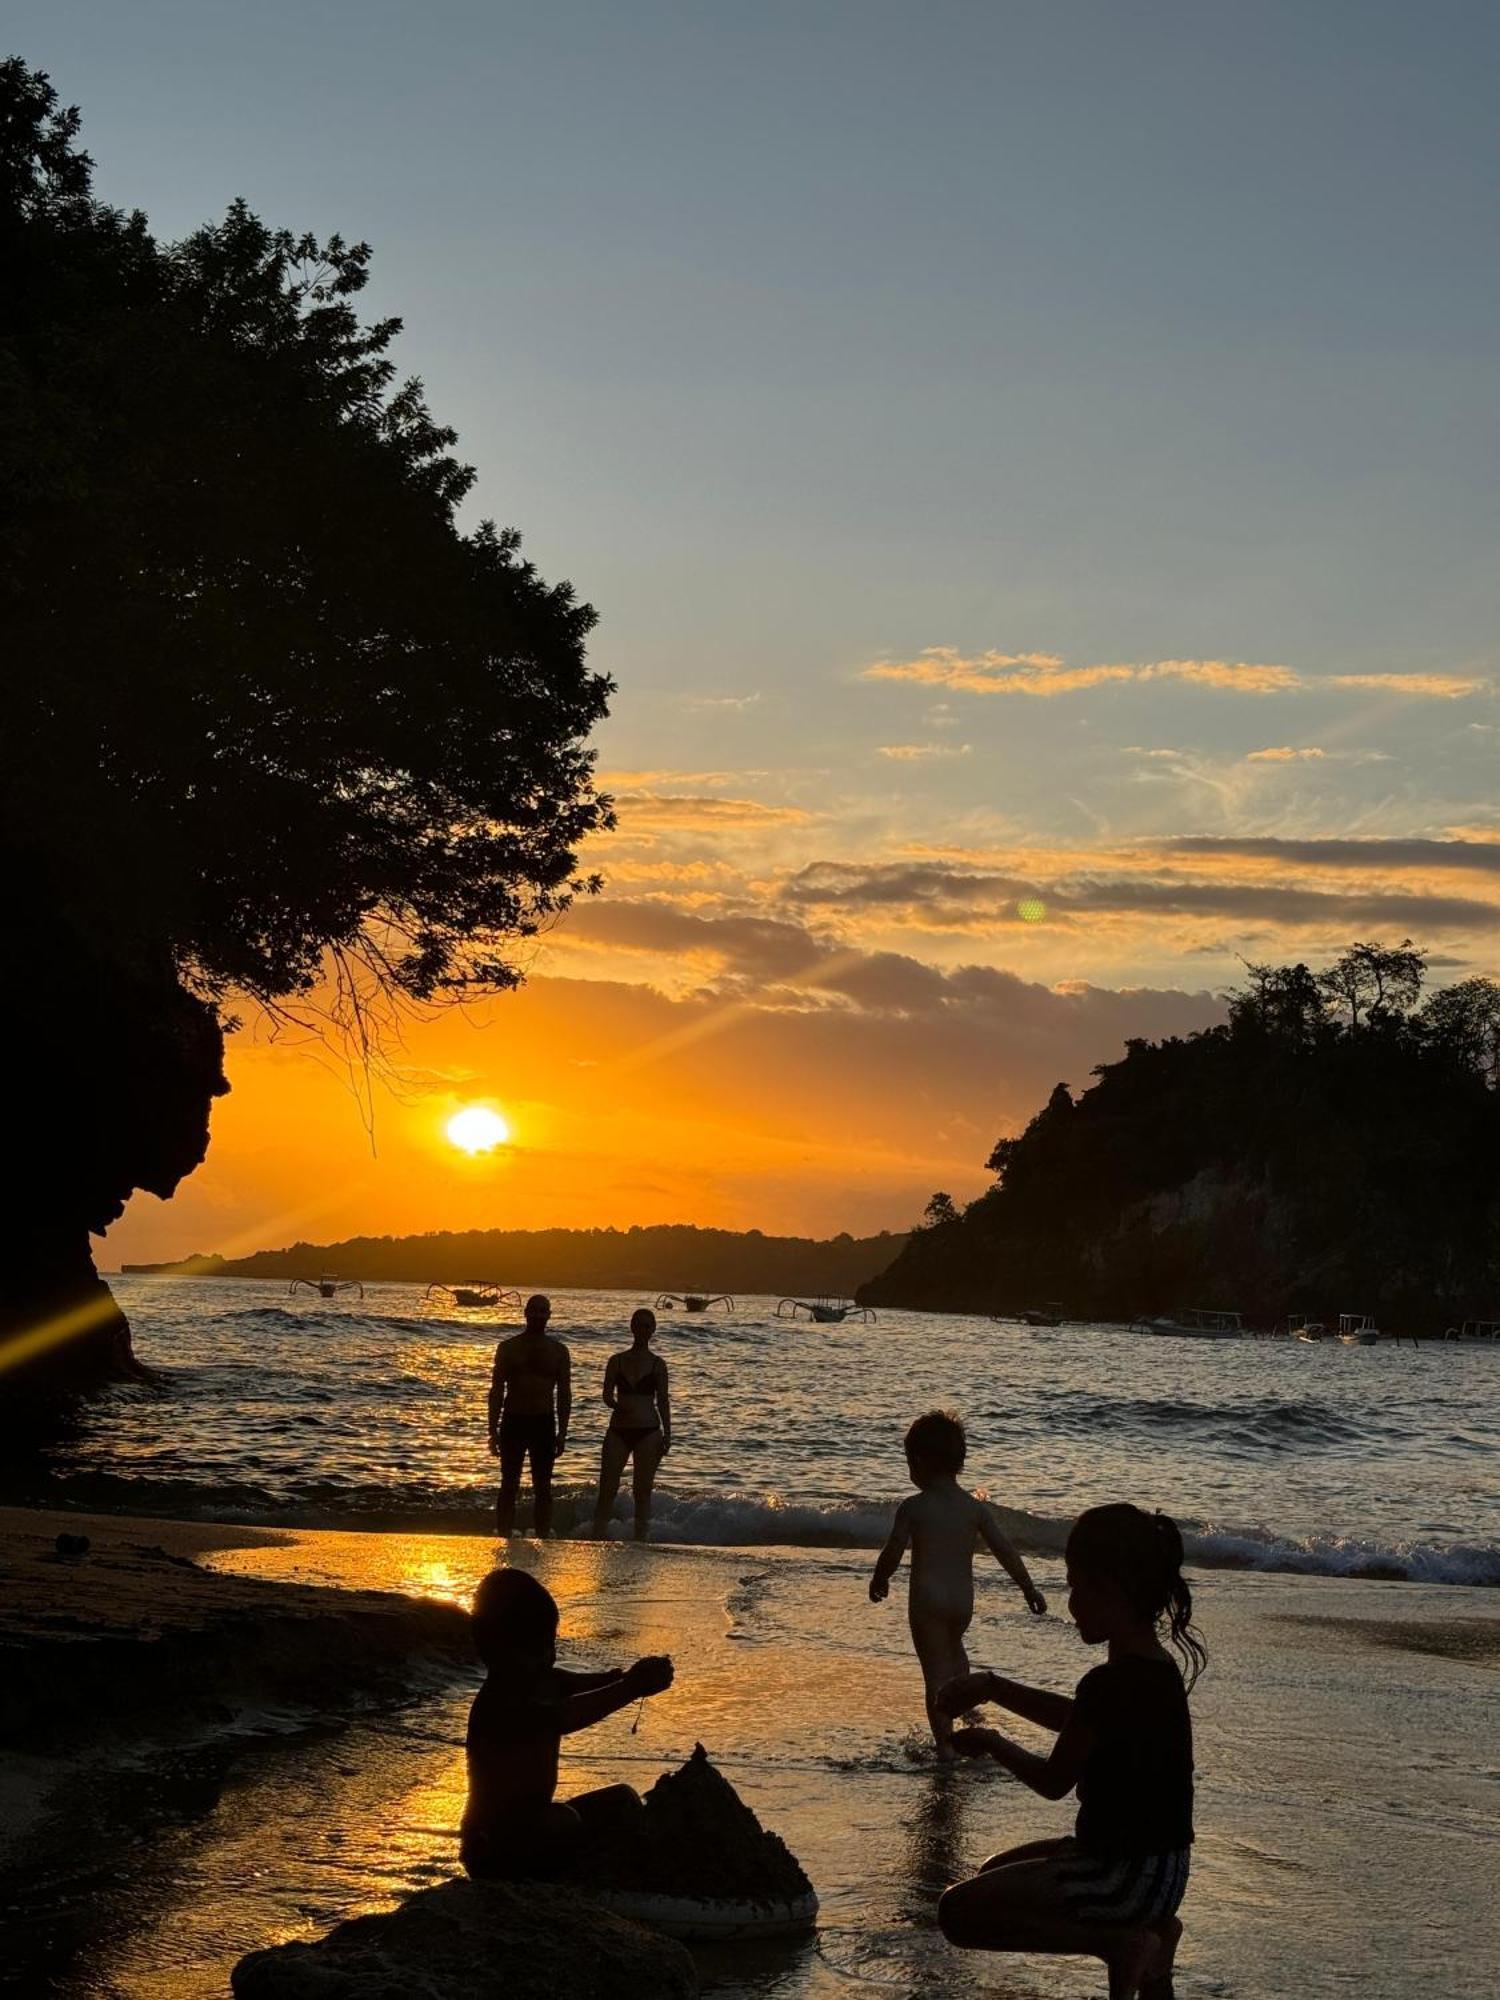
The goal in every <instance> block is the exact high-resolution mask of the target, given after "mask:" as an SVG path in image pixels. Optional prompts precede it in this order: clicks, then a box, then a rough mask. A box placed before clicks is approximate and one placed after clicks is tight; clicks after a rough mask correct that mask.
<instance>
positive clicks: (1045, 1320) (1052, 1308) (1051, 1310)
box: [1016, 1299, 1064, 1326]
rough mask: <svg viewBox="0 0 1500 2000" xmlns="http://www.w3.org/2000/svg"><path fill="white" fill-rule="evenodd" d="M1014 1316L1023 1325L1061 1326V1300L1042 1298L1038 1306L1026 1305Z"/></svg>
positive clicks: (1062, 1316) (1062, 1315)
mask: <svg viewBox="0 0 1500 2000" xmlns="http://www.w3.org/2000/svg"><path fill="white" fill-rule="evenodd" d="M1016 1317H1017V1319H1019V1320H1020V1321H1021V1323H1022V1325H1023V1326H1061V1325H1062V1323H1063V1318H1064V1314H1063V1309H1062V1300H1061V1299H1044V1300H1043V1301H1042V1303H1041V1304H1040V1305H1039V1306H1028V1307H1027V1308H1026V1310H1025V1311H1024V1312H1022V1313H1017V1315H1016Z"/></svg>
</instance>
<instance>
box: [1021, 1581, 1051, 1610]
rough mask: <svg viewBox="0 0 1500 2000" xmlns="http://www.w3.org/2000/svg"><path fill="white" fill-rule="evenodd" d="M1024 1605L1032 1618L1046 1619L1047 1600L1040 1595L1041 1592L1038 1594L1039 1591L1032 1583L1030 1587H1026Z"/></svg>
mask: <svg viewBox="0 0 1500 2000" xmlns="http://www.w3.org/2000/svg"><path fill="white" fill-rule="evenodd" d="M1026 1604H1027V1608H1028V1609H1029V1610H1030V1611H1031V1613H1032V1615H1033V1616H1034V1617H1037V1618H1045V1617H1046V1615H1047V1600H1046V1598H1045V1597H1043V1595H1042V1593H1041V1592H1040V1591H1039V1590H1038V1589H1037V1587H1036V1585H1035V1584H1034V1583H1033V1584H1031V1585H1029V1586H1028V1588H1027V1591H1026Z"/></svg>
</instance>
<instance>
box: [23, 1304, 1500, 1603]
mask: <svg viewBox="0 0 1500 2000" xmlns="http://www.w3.org/2000/svg"><path fill="white" fill-rule="evenodd" d="M113 1282H114V1283H115V1285H116V1287H117V1290H118V1292H119V1296H120V1298H121V1301H122V1303H123V1304H124V1305H125V1307H126V1310H127V1311H128V1312H129V1314H130V1317H131V1320H132V1323H133V1325H134V1328H135V1336H136V1345H137V1349H138V1351H139V1353H140V1354H141V1356H142V1358H143V1359H144V1360H146V1361H147V1362H149V1363H150V1364H151V1365H152V1366H153V1367H154V1368H157V1369H159V1370H160V1371H161V1373H162V1376H163V1383H164V1386H163V1387H162V1389H160V1390H150V1389H140V1388H128V1389H121V1390H117V1391H115V1392H114V1393H113V1394H112V1395H111V1396H110V1397H108V1398H107V1399H106V1400H105V1401H104V1402H103V1403H102V1404H101V1405H100V1406H99V1407H98V1408H97V1409H96V1410H95V1411H94V1412H92V1413H91V1414H90V1415H89V1416H88V1417H87V1418H86V1420H85V1425H86V1427H85V1429H84V1430H83V1431H82V1433H81V1434H80V1435H79V1437H78V1438H77V1439H75V1440H74V1441H73V1442H72V1443H71V1444H70V1445H68V1446H67V1447H66V1448H65V1449H63V1450H62V1451H61V1452H60V1453H59V1454H58V1455H57V1458H56V1460H55V1462H54V1463H53V1465H52V1466H51V1467H50V1474H51V1477H50V1478H49V1480H48V1482H47V1485H46V1488H45V1496H43V1491H42V1489H41V1488H40V1487H37V1488H36V1489H35V1490H34V1491H33V1492H32V1493H30V1494H29V1495H27V1496H25V1497H46V1499H47V1500H48V1502H49V1504H57V1503H58V1502H59V1501H60V1500H61V1501H67V1500H70V1499H71V1500H73V1501H76V1502H77V1503H78V1504H80V1505H89V1506H102V1507H106V1508H114V1509H122V1510H134V1511H143V1510H144V1511H157V1512H168V1513H177V1514H210V1515H217V1516H223V1517H229V1518H236V1519H244V1520H266V1521H275V1522H300V1523H306V1524H318V1525H321V1524H327V1525H340V1524H348V1525H363V1526H377V1525H378V1526H382V1527H422V1526H428V1527H447V1528H452V1529H460V1530H464V1529H467V1530H482V1528H483V1526H484V1522H485V1518H486V1515H487V1513H488V1509H489V1506H490V1504H491V1496H492V1492H493V1481H494V1461H493V1460H492V1459H491V1458H490V1457H489V1455H488V1453H487V1451H486V1449H485V1445H484V1404H485V1392H486V1388H487V1384H488V1379H489V1367H490V1358H491V1355H492V1352H493V1348H494V1343H495V1340H496V1337H497V1336H498V1335H499V1334H500V1333H502V1332H505V1331H508V1330H510V1327H511V1326H512V1325H513V1323H514V1316H513V1315H509V1316H506V1317H505V1319H504V1321H503V1322H502V1320H501V1318H500V1317H499V1316H497V1315H494V1314H487V1313H483V1312H462V1311H456V1310H454V1309H452V1308H447V1309H446V1310H441V1311H439V1310H433V1309H429V1308H428V1306H427V1305H426V1303H425V1302H424V1300H423V1297H422V1293H421V1289H420V1288H419V1287H417V1286H401V1285H377V1286H370V1287H369V1288H368V1289H367V1291H366V1295H365V1298H364V1300H363V1301H362V1302H360V1301H358V1300H356V1299H355V1298H354V1297H353V1296H352V1295H350V1296H349V1297H347V1298H345V1297H340V1298H338V1299H335V1300H332V1301H328V1302H325V1301H322V1300H319V1299H317V1298H315V1297H311V1296H309V1295H308V1294H306V1293H304V1294H302V1295H300V1296H299V1297H298V1298H293V1297H290V1296H289V1295H288V1291H287V1287H286V1286H285V1285H284V1284H282V1283H281V1282H279V1281H275V1282H271V1281H262V1282H252V1281H245V1280H233V1279H231V1280H190V1279H180V1278H177V1279H148V1278H141V1277H134V1278H121V1279H117V1280H114V1281H113ZM638 1303H639V1300H638V1299H637V1298H636V1297H635V1296H634V1295H632V1294H627V1293H622V1292H574V1293H566V1292H564V1293H557V1294H555V1295H554V1307H555V1316H554V1321H553V1326H554V1330H555V1331H557V1332H558V1333H560V1334H561V1335H562V1336H563V1337H564V1338H565V1339H566V1340H567V1341H568V1343H569V1345H570V1347H571V1348H572V1350H573V1356H574V1381H575V1396H576V1398H577V1401H576V1406H575V1416H574V1425H573V1434H572V1438H571V1440H570V1444H569V1449H568V1452H567V1454H566V1456H565V1457H564V1458H563V1460H562V1461H561V1463H560V1466H559V1479H560V1481H561V1488H562V1494H563V1504H562V1506H561V1507H560V1509H559V1523H560V1526H561V1527H562V1529H563V1531H564V1532H567V1530H568V1529H569V1527H570V1525H571V1524H572V1522H573V1521H574V1519H575V1518H576V1516H577V1514H578V1513H579V1512H580V1511H581V1508H586V1507H587V1504H588V1501H589V1500H590V1498H591V1492H592V1484H593V1480H594V1477H595V1472H596V1467H597V1456H596V1454H597V1450H598V1444H599V1439H600V1436H601V1434H602V1431H603V1426H604V1423H605V1413H604V1410H603V1407H602V1405H601V1404H600V1403H599V1402H598V1400H597V1391H598V1386H599V1383H600V1380H601V1378H602V1375H603V1369H604V1363H605V1360H606V1358H607V1357H608V1355H609V1353H610V1352H611V1351H612V1350H613V1349H615V1348H616V1347H618V1346H619V1345H621V1344H622V1342H623V1340H624V1337H625V1336H624V1332H623V1329H624V1327H625V1323H626V1321H627V1319H628V1316H629V1312H630V1310H631V1308H632V1307H633V1306H634V1305H636V1304H638ZM775 1303H776V1302H775V1301H774V1300H771V1299H748V1300H741V1301H739V1304H738V1307H737V1310H736V1311H735V1312H734V1313H733V1315H723V1314H721V1313H720V1312H719V1311H717V1310H715V1311H713V1312H710V1313H707V1314H704V1315H701V1316H693V1317H691V1318H683V1319H681V1320H676V1321H674V1320H671V1319H669V1318H667V1317H666V1316H665V1315H664V1316H663V1325H662V1330H661V1334H660V1336H659V1339H658V1347H659V1350H660V1352H661V1353H662V1354H663V1355H665V1357H666V1358H667V1360H668V1361H669V1363H670V1365H671V1371H672V1391H673V1404H674V1410H675V1426H674V1428H675V1432H676V1439H675V1443H674V1447H673V1450H672V1453H671V1455H670V1457H669V1458H668V1459H667V1460H666V1461H665V1463H664V1465H663V1468H662V1472H661V1476H660V1481H659V1488H658V1496H659V1497H658V1506H657V1512H656V1521H655V1532H656V1535H657V1538H658V1539H660V1540H664V1541H670V1542H677V1543H685V1544H696V1545H700V1546H719V1547H725V1546H735V1545H740V1544H746V1545H751V1544H753V1545H778V1546H783V1547H787V1546H820V1545H821V1546H830V1545H834V1546H836V1545H839V1544H844V1545H848V1544H850V1543H853V1544H857V1545H861V1546H873V1545H874V1544H876V1543H877V1542H878V1541H879V1540H880V1539H881V1538H882V1536H883V1534H884V1531H885V1526H886V1524H887V1522H888V1520H889V1510H890V1507H891V1505H892V1503H893V1501H894V1500H895V1499H896V1498H897V1497H899V1495H900V1494H901V1492H902V1491H903V1490H904V1483H905V1469H904V1465H903V1463H902V1458H901V1451H900V1439H901V1435H902V1432H903V1431H904V1429H905V1427H906V1425H907V1423H908V1422H909V1421H910V1419H911V1418H912V1416H913V1415H915V1414H916V1413H917V1412H918V1411H920V1410H922V1409H925V1408H928V1407H931V1406H933V1405H938V1406H949V1407H956V1408H957V1409H959V1410H960V1411H961V1412H962V1413H963V1415H964V1416H965V1418H966V1420H967V1422H968V1426H969V1434H970V1454H969V1466H968V1472H967V1475H966V1477H967V1478H968V1480H969V1481H970V1483H972V1484H973V1485H975V1486H977V1487H980V1488H982V1489H984V1490H987V1491H988V1492H989V1493H990V1495H991V1496H992V1497H993V1498H994V1499H995V1500H996V1501H997V1502H998V1503H999V1504H1001V1505H1002V1506H1004V1507H1005V1508H1007V1509H1011V1510H1014V1511H1015V1513H1016V1516H1017V1518H1016V1519H1014V1520H1013V1521H1012V1522H1011V1526H1012V1528H1013V1530H1014V1531H1015V1532H1016V1533H1017V1534H1018V1536H1019V1538H1020V1539H1021V1540H1022V1541H1023V1543H1025V1544H1026V1545H1027V1546H1030V1547H1032V1548H1056V1547H1058V1546H1059V1545H1060V1536H1061V1532H1062V1528H1063V1524H1065V1522H1066V1521H1067V1520H1068V1519H1070V1518H1071V1517H1072V1515H1073V1514H1075V1513H1076V1512H1077V1511H1078V1510H1079V1509H1080V1508H1081V1507H1083V1506H1086V1505H1088V1504H1090V1503H1091V1502H1094V1501H1098V1500H1102V1499H1116V1498H1121V1497H1129V1498H1133V1499H1136V1500H1138V1501H1141V1502H1143V1503H1144V1504H1147V1505H1150V1506H1159V1507H1164V1508H1166V1509H1168V1510H1169V1511H1171V1512H1173V1513H1175V1514H1176V1515H1178V1517H1179V1518H1180V1519H1182V1520H1183V1521H1184V1523H1191V1524H1195V1526H1196V1530H1197V1534H1196V1539H1195V1541H1194V1544H1193V1551H1194V1555H1195V1559H1196V1560H1198V1561H1199V1562H1206V1563H1210V1564H1229V1565H1242V1564H1244V1565H1251V1566H1256V1567H1273V1568H1288V1567H1290V1568H1297V1569H1307V1570H1314V1571H1325V1572H1328V1573H1334V1574H1338V1573H1359V1572H1361V1571H1363V1572H1366V1573H1368V1572H1369V1571H1371V1570H1372V1569H1373V1570H1374V1571H1375V1572H1376V1573H1380V1574H1386V1575H1395V1576H1409V1577H1412V1578H1417V1579H1422V1580H1431V1581H1437V1582H1456V1583H1485V1584H1492V1585H1493V1584H1500V1347H1458V1346H1456V1345H1451V1344H1444V1343H1438V1344H1427V1345H1424V1346H1422V1347H1420V1348H1413V1347H1412V1346H1410V1345H1407V1346H1399V1347H1398V1346H1396V1345H1394V1344H1389V1345H1382V1346H1379V1347H1373V1348H1346V1347H1341V1346H1338V1345H1319V1346H1306V1345H1301V1344H1298V1343H1288V1342H1270V1341H1256V1340H1244V1341H1230V1342H1211V1341H1202V1342H1200V1341H1192V1340H1169V1339H1160V1338H1152V1337H1149V1336H1144V1335H1136V1334H1131V1333H1129V1332H1127V1331H1126V1330H1125V1329H1123V1328H1121V1327H1115V1326H1088V1325H1077V1326H1069V1327H1063V1328H1059V1329H1057V1330H1055V1331H1052V1330H1033V1329H1030V1328H1026V1327H1022V1326H1019V1325H1016V1324H1006V1325H995V1324H993V1323H991V1322H990V1321H988V1320H984V1319H976V1318H969V1317H963V1316H958V1315H945V1314H913V1313H895V1312H891V1313H884V1314H882V1315H881V1318H880V1321H879V1323H878V1324H876V1325H865V1324H862V1323H860V1322H857V1321H846V1322H844V1323H843V1324H842V1325H837V1326H814V1325H811V1324H810V1323H809V1322H807V1321H806V1320H799V1321H788V1320H784V1319H777V1318H776V1317H775ZM0 1476H3V1475H0ZM11 1490H15V1489H14V1485H13V1484H12V1489H11ZM620 1512H621V1513H622V1514H623V1512H624V1503H623V1502H622V1503H621V1507H620Z"/></svg>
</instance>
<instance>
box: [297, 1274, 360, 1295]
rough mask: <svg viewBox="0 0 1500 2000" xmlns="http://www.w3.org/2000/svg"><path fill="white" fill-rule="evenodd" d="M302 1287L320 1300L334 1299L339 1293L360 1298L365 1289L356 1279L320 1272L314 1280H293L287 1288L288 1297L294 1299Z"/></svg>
mask: <svg viewBox="0 0 1500 2000" xmlns="http://www.w3.org/2000/svg"><path fill="white" fill-rule="evenodd" d="M303 1286H306V1288H307V1290H308V1291H310V1292H316V1293H317V1295H318V1297H319V1298H320V1299H331V1298H334V1297H336V1296H337V1294H338V1293H340V1292H357V1293H358V1294H359V1296H360V1297H361V1298H363V1297H364V1295H365V1288H364V1286H363V1285H362V1284H361V1283H360V1282H359V1280H358V1278H336V1277H335V1276H334V1274H333V1272H332V1271H320V1272H319V1273H318V1275H317V1277H316V1278H293V1280H292V1282H291V1284H290V1285H289V1286H288V1288H287V1290H288V1295H289V1296H290V1297H293V1298H295V1297H296V1295H297V1293H298V1292H299V1291H300V1290H301V1289H302V1288H303Z"/></svg>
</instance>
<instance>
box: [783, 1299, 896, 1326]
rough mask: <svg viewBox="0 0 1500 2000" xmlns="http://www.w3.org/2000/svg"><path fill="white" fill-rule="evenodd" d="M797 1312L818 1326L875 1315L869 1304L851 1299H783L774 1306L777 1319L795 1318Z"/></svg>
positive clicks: (869, 1317) (866, 1318) (834, 1324)
mask: <svg viewBox="0 0 1500 2000" xmlns="http://www.w3.org/2000/svg"><path fill="white" fill-rule="evenodd" d="M788 1308H790V1310H788ZM798 1313H806V1314H807V1316H808V1318H809V1319H812V1320H816V1321H817V1323H818V1325H819V1326H837V1325H838V1323H839V1321H840V1320H845V1319H862V1320H873V1319H874V1317H875V1314H874V1313H873V1311H872V1310H871V1309H870V1307H869V1306H861V1305H856V1304H855V1302H854V1300H853V1299H783V1300H782V1301H781V1303H780V1305H778V1306H777V1308H776V1317H777V1318H778V1319H795V1318H796V1317H797V1315H798Z"/></svg>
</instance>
